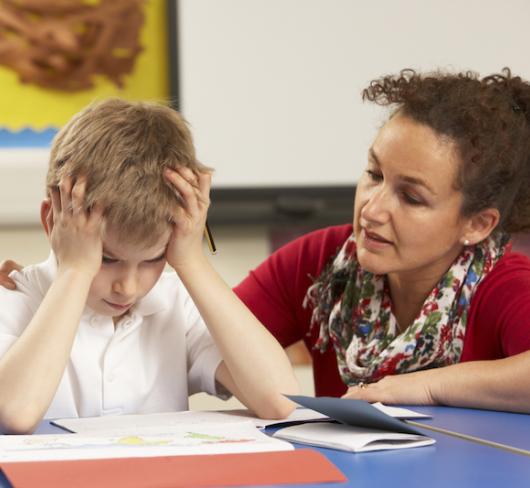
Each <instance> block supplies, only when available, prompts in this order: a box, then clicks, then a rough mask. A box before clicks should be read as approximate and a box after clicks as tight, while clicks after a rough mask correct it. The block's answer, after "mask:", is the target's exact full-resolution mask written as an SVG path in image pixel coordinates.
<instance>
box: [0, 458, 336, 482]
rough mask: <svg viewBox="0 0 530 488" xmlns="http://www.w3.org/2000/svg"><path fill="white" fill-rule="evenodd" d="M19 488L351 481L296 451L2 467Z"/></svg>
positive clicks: (321, 460)
mask: <svg viewBox="0 0 530 488" xmlns="http://www.w3.org/2000/svg"><path fill="white" fill-rule="evenodd" d="M1 469H2V470H3V471H4V474H5V475H6V476H7V478H8V479H9V481H10V482H11V483H12V484H13V486H14V487H15V488H26V487H31V488H33V487H35V486H39V487H41V488H47V487H50V488H51V487H53V488H62V487H68V488H71V487H73V486H75V487H76V488H85V487H86V488H94V487H96V486H97V487H98V488H107V487H109V488H116V487H118V486H127V487H131V488H143V487H149V488H152V487H161V488H162V487H168V488H169V487H172V488H175V487H186V488H188V487H193V486H197V487H200V486H237V485H272V484H280V483H325V482H334V481H336V482H338V481H346V478H345V477H344V475H343V474H342V473H341V472H340V471H339V470H338V469H337V468H336V467H335V466H334V465H333V464H332V463H331V462H330V461H329V460H328V459H327V458H326V457H325V456H323V455H322V454H320V453H319V452H317V451H313V450H311V449H298V450H295V451H282V452H265V453H248V454H216V455H204V456H171V457H169V456H168V457H149V458H124V459H93V460H80V461H42V462H20V463H2V465H1Z"/></svg>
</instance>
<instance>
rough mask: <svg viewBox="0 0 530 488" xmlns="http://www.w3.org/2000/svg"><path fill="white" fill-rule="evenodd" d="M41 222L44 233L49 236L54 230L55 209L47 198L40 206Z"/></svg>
mask: <svg viewBox="0 0 530 488" xmlns="http://www.w3.org/2000/svg"><path fill="white" fill-rule="evenodd" d="M40 221H41V224H42V227H43V228H44V232H46V235H47V236H49V235H50V234H51V231H52V229H53V207H52V202H51V200H50V199H49V198H45V199H44V200H43V201H42V202H41V204H40Z"/></svg>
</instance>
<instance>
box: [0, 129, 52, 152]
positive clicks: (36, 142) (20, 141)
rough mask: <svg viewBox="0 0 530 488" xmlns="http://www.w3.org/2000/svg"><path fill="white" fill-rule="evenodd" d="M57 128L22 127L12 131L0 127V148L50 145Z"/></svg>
mask: <svg viewBox="0 0 530 488" xmlns="http://www.w3.org/2000/svg"><path fill="white" fill-rule="evenodd" d="M55 134H57V129H55V128H49V129H44V130H42V131H34V130H32V129H22V130H21V131H18V132H14V131H10V130H8V129H1V128H0V148H4V149H5V148H15V147H17V148H35V147H44V148H46V147H50V145H51V142H52V139H53V138H54V136H55Z"/></svg>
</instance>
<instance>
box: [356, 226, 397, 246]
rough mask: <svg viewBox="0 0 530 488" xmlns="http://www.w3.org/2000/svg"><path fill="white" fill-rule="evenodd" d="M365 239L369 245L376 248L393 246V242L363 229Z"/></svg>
mask: <svg viewBox="0 0 530 488" xmlns="http://www.w3.org/2000/svg"><path fill="white" fill-rule="evenodd" d="M363 237H364V240H365V241H366V243H367V244H368V245H371V246H374V247H383V246H388V245H392V242H391V241H389V240H388V239H385V238H384V237H383V236H380V235H379V234H377V233H375V232H371V231H368V230H366V229H364V228H363Z"/></svg>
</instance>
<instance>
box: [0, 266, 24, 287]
mask: <svg viewBox="0 0 530 488" xmlns="http://www.w3.org/2000/svg"><path fill="white" fill-rule="evenodd" d="M15 270H17V271H21V270H22V266H21V265H20V264H18V263H15V261H12V260H11V259H8V260H6V261H2V262H1V263H0V286H3V287H4V288H9V289H10V290H14V289H15V288H16V285H15V282H14V281H13V280H12V279H11V278H10V277H9V276H8V274H9V273H11V271H15Z"/></svg>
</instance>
